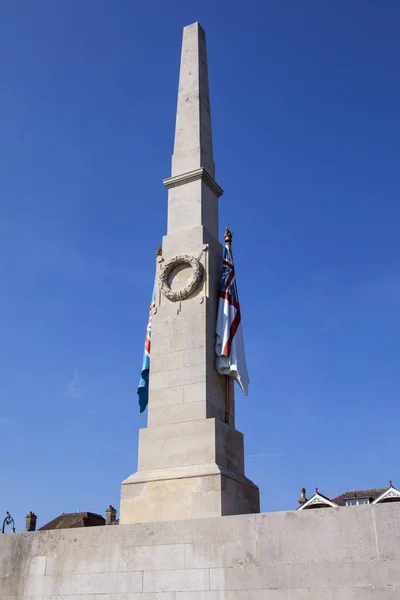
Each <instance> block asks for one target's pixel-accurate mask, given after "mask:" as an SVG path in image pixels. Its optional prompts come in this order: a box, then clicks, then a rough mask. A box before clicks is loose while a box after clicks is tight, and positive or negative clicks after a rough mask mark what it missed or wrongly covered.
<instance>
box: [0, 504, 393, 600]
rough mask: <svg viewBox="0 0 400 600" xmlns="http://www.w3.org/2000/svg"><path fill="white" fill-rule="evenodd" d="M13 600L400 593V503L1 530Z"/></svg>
mask: <svg viewBox="0 0 400 600" xmlns="http://www.w3.org/2000/svg"><path fill="white" fill-rule="evenodd" d="M0 598H1V599H2V600H4V598H7V599H8V600H11V599H13V600H18V599H22V598H24V599H26V598H29V599H30V600H50V599H54V600H306V599H307V600H389V599H390V600H398V599H399V598H400V503H398V504H391V505H387V504H386V505H377V506H360V507H349V508H339V509H316V510H310V511H300V512H294V511H293V512H282V513H266V514H258V515H255V514H254V515H241V516H232V517H218V518H213V519H196V520H187V521H170V522H160V523H146V524H135V525H120V526H108V527H93V528H89V529H70V530H58V531H44V532H36V533H20V534H7V535H0Z"/></svg>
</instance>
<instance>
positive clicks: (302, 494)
mask: <svg viewBox="0 0 400 600" xmlns="http://www.w3.org/2000/svg"><path fill="white" fill-rule="evenodd" d="M306 502H307V498H306V488H300V498H299V504H300V505H301V504H305V503H306Z"/></svg>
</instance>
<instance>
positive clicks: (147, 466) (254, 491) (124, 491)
mask: <svg viewBox="0 0 400 600" xmlns="http://www.w3.org/2000/svg"><path fill="white" fill-rule="evenodd" d="M258 512H260V499H259V490H258V487H257V486H256V485H254V483H253V482H252V481H250V479H247V477H245V475H244V450H243V435H242V434H241V433H240V432H239V431H237V430H236V429H233V428H232V427H230V426H229V425H227V424H225V423H222V422H221V421H219V420H217V419H204V420H200V421H189V422H187V423H174V424H169V425H162V426H159V427H151V428H146V429H141V430H140V432H139V458H138V471H137V473H135V474H134V475H131V476H130V477H128V479H126V480H125V481H123V482H122V486H121V507H120V523H121V524H128V523H145V522H152V521H167V520H168V521H169V520H173V519H196V518H202V517H210V516H212V517H220V516H225V515H234V514H249V513H258Z"/></svg>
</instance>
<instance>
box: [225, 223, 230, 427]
mask: <svg viewBox="0 0 400 600" xmlns="http://www.w3.org/2000/svg"><path fill="white" fill-rule="evenodd" d="M224 240H225V244H226V246H228V247H229V249H230V247H231V244H232V232H231V231H229V229H228V227H226V228H225V234H224ZM230 386H231V382H230V377H229V376H227V377H226V392H225V423H229V416H230V412H231V394H230Z"/></svg>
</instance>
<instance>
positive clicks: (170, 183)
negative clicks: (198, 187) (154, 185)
mask: <svg viewBox="0 0 400 600" xmlns="http://www.w3.org/2000/svg"><path fill="white" fill-rule="evenodd" d="M199 179H201V181H204V183H205V184H206V186H207V187H208V188H209V189H210V190H211V191H212V192H213V193H214V194H215V195H216V196H217V198H219V197H220V196H222V194H223V193H224V190H223V189H222V188H220V187H219V185H218V183H217V182H216V181H215V179H214V178H213V177H211V175H210V174H209V173H208V171H206V169H204V168H203V167H201V168H200V169H196V170H195V171H189V173H183V174H182V175H174V176H173V177H167V179H163V184H164V185H165V187H166V188H167V189H170V188H174V187H177V186H178V185H185V183H191V182H192V181H198V180H199Z"/></svg>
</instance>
